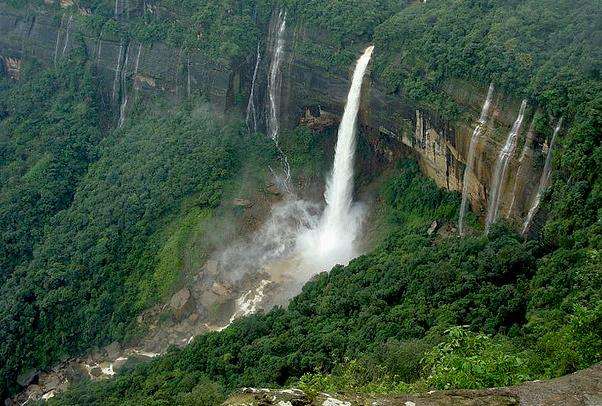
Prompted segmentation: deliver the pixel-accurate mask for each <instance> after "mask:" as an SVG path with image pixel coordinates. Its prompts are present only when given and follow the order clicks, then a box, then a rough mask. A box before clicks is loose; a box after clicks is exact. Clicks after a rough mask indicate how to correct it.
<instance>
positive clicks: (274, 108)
mask: <svg viewBox="0 0 602 406" xmlns="http://www.w3.org/2000/svg"><path fill="white" fill-rule="evenodd" d="M285 31H286V11H282V10H280V12H279V13H278V20H277V24H276V37H275V42H274V51H273V54H272V63H271V65H270V75H269V77H268V122H267V126H268V135H269V136H270V138H271V139H272V140H274V141H277V140H278V133H279V131H280V125H279V122H278V118H279V115H280V95H281V90H282V89H281V88H282V72H281V69H280V68H281V65H282V56H283V53H284V33H285Z"/></svg>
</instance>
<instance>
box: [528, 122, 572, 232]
mask: <svg viewBox="0 0 602 406" xmlns="http://www.w3.org/2000/svg"><path fill="white" fill-rule="evenodd" d="M561 127H562V118H561V119H560V120H559V121H558V125H557V126H556V128H555V129H554V135H552V140H551V141H550V146H549V147H548V154H547V155H546V162H545V164H544V166H543V172H542V173H541V178H539V186H538V187H537V194H536V195H535V199H533V204H532V205H531V209H529V213H528V214H527V218H526V219H525V222H524V224H523V230H522V234H523V235H525V234H526V233H527V231H529V227H530V226H531V222H532V221H533V217H534V216H535V213H537V209H539V204H540V203H541V198H542V196H543V192H544V191H545V190H546V187H547V186H548V182H549V180H550V174H551V173H552V149H553V148H554V144H555V142H556V136H557V135H558V133H559V132H560V128H561Z"/></svg>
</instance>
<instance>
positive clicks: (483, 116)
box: [458, 83, 493, 235]
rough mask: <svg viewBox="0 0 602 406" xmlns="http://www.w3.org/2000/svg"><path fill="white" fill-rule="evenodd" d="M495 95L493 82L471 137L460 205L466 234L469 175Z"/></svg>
mask: <svg viewBox="0 0 602 406" xmlns="http://www.w3.org/2000/svg"><path fill="white" fill-rule="evenodd" d="M492 97H493V83H491V84H490V85H489V91H488V92H487V98H486V99H485V102H484V103H483V108H482V109H481V117H479V122H478V123H477V126H476V127H475V129H474V131H473V133H472V137H471V138H470V146H469V148H468V158H466V168H465V169H464V179H463V181H462V204H461V206H460V220H459V221H458V229H459V230H460V235H464V216H465V215H466V209H467V206H468V177H469V175H470V173H471V172H472V171H473V166H474V159H475V154H476V149H477V144H478V142H479V137H480V136H481V133H482V131H483V127H484V126H485V123H487V116H488V114H489V106H491V98H492Z"/></svg>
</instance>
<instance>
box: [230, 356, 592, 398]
mask: <svg viewBox="0 0 602 406" xmlns="http://www.w3.org/2000/svg"><path fill="white" fill-rule="evenodd" d="M224 405H226V406H243V405H245V406H253V405H258V406H259V405H261V406H268V405H277V406H305V405H307V406H310V405H311V406H318V405H320V406H352V405H370V406H398V405H399V406H444V405H445V406H456V405H457V406H510V405H521V406H531V405H533V406H557V405H558V406H560V405H563V406H564V405H574V406H577V405H583V406H594V405H602V364H598V365H595V366H593V367H591V368H589V369H586V370H583V371H579V372H576V373H574V374H572V375H567V376H563V377H561V378H558V379H552V380H549V381H534V382H527V383H524V384H522V385H519V386H514V387H509V388H495V389H484V390H454V391H433V392H429V393H427V394H424V395H401V396H381V395H376V396H371V395H344V394H337V395H330V394H327V393H320V394H318V395H317V396H315V397H310V396H308V395H307V394H306V393H305V392H303V391H301V390H299V389H284V390H271V389H254V388H245V389H242V390H241V391H239V392H237V393H236V394H234V395H232V396H231V397H230V398H229V399H228V400H226V402H224Z"/></svg>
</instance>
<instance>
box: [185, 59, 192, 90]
mask: <svg viewBox="0 0 602 406" xmlns="http://www.w3.org/2000/svg"><path fill="white" fill-rule="evenodd" d="M191 82H192V78H191V77H190V57H188V59H187V60H186V97H188V98H190V91H191V85H192V83H191Z"/></svg>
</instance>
